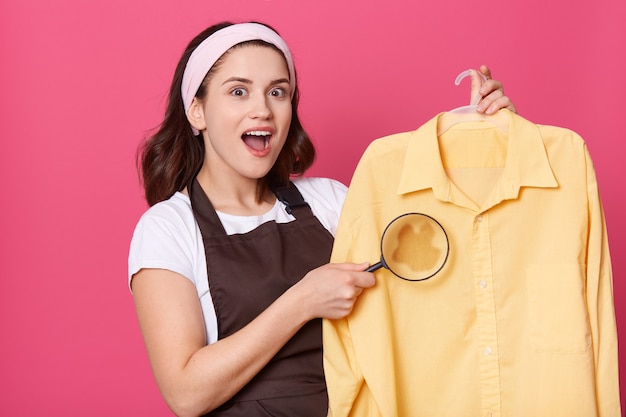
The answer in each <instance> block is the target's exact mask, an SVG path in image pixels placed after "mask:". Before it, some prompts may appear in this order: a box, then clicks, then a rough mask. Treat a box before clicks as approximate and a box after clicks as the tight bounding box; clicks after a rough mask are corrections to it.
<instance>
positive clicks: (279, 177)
mask: <svg viewBox="0 0 626 417" xmlns="http://www.w3.org/2000/svg"><path fill="white" fill-rule="evenodd" d="M232 24H233V23H231V22H222V23H218V24H216V25H213V26H211V27H209V28H207V29H205V30H203V31H202V32H201V33H199V34H198V35H197V36H196V37H195V38H193V39H192V41H191V42H190V43H189V45H187V48H185V52H184V53H183V55H182V57H181V58H180V60H179V61H178V65H177V66H176V70H175V72H174V78H173V80H172V85H171V86H170V90H169V96H168V102H167V107H166V110H165V117H164V119H163V122H162V123H161V125H160V126H159V128H158V130H157V131H156V133H154V134H153V135H151V136H149V137H147V138H146V139H145V140H144V141H143V142H142V144H141V145H140V147H139V149H138V151H137V158H136V159H137V169H138V171H139V176H140V178H141V181H142V182H143V187H144V190H145V198H146V201H147V202H148V204H149V205H150V206H152V205H154V204H156V203H158V202H160V201H163V200H167V199H168V198H170V197H171V196H172V195H173V194H174V193H175V192H177V191H181V190H182V189H183V188H185V187H186V186H187V185H188V184H189V182H190V181H191V180H192V179H194V178H195V176H196V175H197V174H198V171H199V170H200V168H201V167H202V164H203V162H204V152H205V149H204V141H203V138H202V134H199V135H197V136H196V135H194V134H193V131H192V130H191V125H190V124H189V121H188V120H187V116H186V114H185V109H184V106H183V98H182V94H181V91H180V90H181V84H182V79H183V72H184V71H185V66H186V65H187V61H188V60H189V57H190V55H191V53H192V52H193V51H194V50H195V49H196V48H197V47H198V45H199V44H200V43H201V42H202V41H204V40H205V39H206V38H208V37H209V36H211V35H212V34H213V33H215V32H216V31H218V30H220V29H222V28H225V27H227V26H230V25H232ZM265 26H268V25H265ZM268 27H270V26H268ZM272 30H273V29H272ZM246 45H261V46H266V47H270V48H273V49H275V50H277V51H279V52H280V50H279V49H278V48H276V47H275V46H274V45H271V44H269V43H266V42H263V41H260V40H254V41H248V42H243V43H240V44H238V45H235V46H233V48H238V47H241V46H246ZM233 48H231V49H230V50H232V49H233ZM230 50H229V51H230ZM229 51H227V52H226V53H225V54H224V55H222V57H220V59H219V60H218V61H217V62H216V63H215V65H213V67H212V68H211V69H210V70H209V72H208V73H207V75H206V76H205V78H204V80H203V82H202V85H201V86H200V88H199V89H198V92H197V93H196V97H198V98H199V99H203V98H204V97H205V96H206V92H207V84H208V82H209V80H210V79H211V76H212V74H213V73H215V71H216V70H217V69H218V68H219V66H220V64H221V62H222V61H223V59H224V57H225V56H226V55H227V54H228V52H229ZM281 54H282V53H281ZM297 85H298V84H297V82H296V90H295V91H294V95H293V98H292V100H291V109H292V116H291V124H290V126H289V132H288V134H287V140H286V141H285V144H284V146H283V148H282V150H281V152H280V154H279V156H278V159H277V160H276V162H275V163H274V166H273V167H272V168H271V169H270V171H269V172H268V173H267V175H266V176H265V177H263V178H262V179H260V180H259V184H258V186H257V193H256V198H257V200H260V199H261V197H262V195H263V194H264V192H265V191H266V190H267V189H268V188H271V187H274V186H278V185H284V184H286V183H287V182H288V181H289V178H290V177H291V176H299V175H302V174H304V172H305V171H306V170H307V169H308V168H309V167H310V166H311V165H312V164H313V161H314V159H315V148H314V146H313V143H312V142H311V140H310V138H309V136H308V134H307V133H306V132H305V131H304V128H303V127H302V124H301V123H300V119H299V118H298V100H299V93H298V87H297Z"/></svg>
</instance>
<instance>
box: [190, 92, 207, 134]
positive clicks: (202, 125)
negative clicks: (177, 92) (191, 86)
mask: <svg viewBox="0 0 626 417" xmlns="http://www.w3.org/2000/svg"><path fill="white" fill-rule="evenodd" d="M187 120H189V124H191V126H192V127H194V128H196V129H197V130H204V129H206V121H205V120H204V108H203V107H202V103H201V102H200V101H199V100H198V98H197V97H194V98H193V101H192V102H191V105H190V106H189V110H187Z"/></svg>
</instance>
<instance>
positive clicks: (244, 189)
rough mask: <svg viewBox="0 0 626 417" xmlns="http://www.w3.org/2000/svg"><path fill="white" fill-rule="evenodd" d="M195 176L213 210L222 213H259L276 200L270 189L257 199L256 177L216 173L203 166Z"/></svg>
mask: <svg viewBox="0 0 626 417" xmlns="http://www.w3.org/2000/svg"><path fill="white" fill-rule="evenodd" d="M197 178H198V183H199V184H200V186H201V187H202V189H203V190H204V192H205V193H206V195H207V196H208V197H209V200H211V204H213V207H215V210H217V211H221V212H223V213H228V214H234V215H240V216H254V215H259V214H263V213H265V212H267V211H268V210H269V209H271V207H272V206H273V205H274V203H275V201H276V198H275V196H274V194H273V193H272V192H271V191H270V190H265V192H264V193H263V196H262V198H261V201H257V187H258V184H259V180H258V179H250V178H243V177H233V176H228V175H216V173H212V172H211V170H210V169H206V168H205V167H203V168H202V169H201V170H200V172H199V173H198V177H197Z"/></svg>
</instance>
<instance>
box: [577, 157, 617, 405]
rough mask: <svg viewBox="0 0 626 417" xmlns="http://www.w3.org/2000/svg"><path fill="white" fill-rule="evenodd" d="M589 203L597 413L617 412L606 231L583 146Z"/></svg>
mask: <svg viewBox="0 0 626 417" xmlns="http://www.w3.org/2000/svg"><path fill="white" fill-rule="evenodd" d="M585 156H586V162H587V193H588V204H589V238H588V251H587V271H586V272H587V288H586V291H587V294H586V295H587V303H588V312H589V321H590V325H591V330H592V338H593V339H592V340H593V350H594V352H593V353H594V367H595V371H596V381H597V382H596V390H597V398H598V410H599V414H598V415H599V416H601V417H605V416H618V415H621V414H620V394H619V382H618V379H619V375H618V351H617V330H616V323H615V309H614V298H613V276H612V271H611V259H610V254H609V244H608V238H607V230H606V224H605V219H604V213H603V209H602V203H601V199H600V194H599V190H598V183H597V180H596V175H595V171H594V168H593V163H592V161H591V157H590V155H589V152H588V150H587V149H586V148H585Z"/></svg>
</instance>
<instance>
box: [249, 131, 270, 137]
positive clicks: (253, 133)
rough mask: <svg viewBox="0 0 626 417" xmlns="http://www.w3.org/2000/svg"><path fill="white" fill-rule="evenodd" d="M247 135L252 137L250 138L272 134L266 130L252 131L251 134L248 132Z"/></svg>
mask: <svg viewBox="0 0 626 417" xmlns="http://www.w3.org/2000/svg"><path fill="white" fill-rule="evenodd" d="M245 134H246V135H250V136H269V135H271V133H270V132H267V131H265V130H252V131H250V132H246V133H245Z"/></svg>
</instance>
